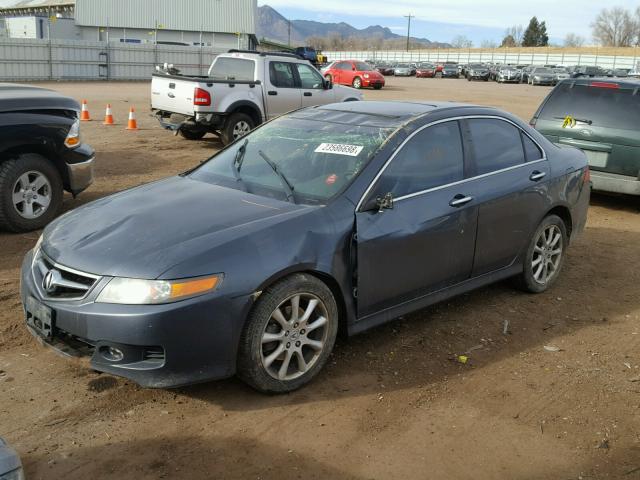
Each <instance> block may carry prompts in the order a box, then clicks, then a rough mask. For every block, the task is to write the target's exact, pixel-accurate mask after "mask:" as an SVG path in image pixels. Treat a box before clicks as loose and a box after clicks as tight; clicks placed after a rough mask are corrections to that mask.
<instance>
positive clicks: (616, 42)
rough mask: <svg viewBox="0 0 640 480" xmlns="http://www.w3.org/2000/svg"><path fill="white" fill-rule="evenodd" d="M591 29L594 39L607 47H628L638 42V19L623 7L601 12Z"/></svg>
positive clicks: (606, 9)
mask: <svg viewBox="0 0 640 480" xmlns="http://www.w3.org/2000/svg"><path fill="white" fill-rule="evenodd" d="M636 16H639V15H638V14H637V13H636ZM591 29H592V35H593V38H594V39H595V40H596V41H598V42H599V43H600V44H601V45H604V46H605V47H628V46H630V45H632V44H634V43H636V42H637V41H638V19H634V18H633V16H632V15H631V13H629V11H628V10H625V9H624V8H621V7H613V8H610V9H609V8H605V9H603V10H602V11H600V13H599V14H598V16H597V17H596V19H595V20H594V22H593V23H592V24H591Z"/></svg>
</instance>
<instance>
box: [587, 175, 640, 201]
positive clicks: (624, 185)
mask: <svg viewBox="0 0 640 480" xmlns="http://www.w3.org/2000/svg"><path fill="white" fill-rule="evenodd" d="M591 182H592V184H593V189H594V190H596V191H600V192H611V193H624V194H627V195H640V179H638V177H629V176H627V175H618V174H617V173H607V172H599V171H597V170H591Z"/></svg>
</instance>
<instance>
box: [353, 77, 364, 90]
mask: <svg viewBox="0 0 640 480" xmlns="http://www.w3.org/2000/svg"><path fill="white" fill-rule="evenodd" d="M351 85H352V86H353V88H362V80H361V79H360V77H356V78H354V79H353V82H352V83H351Z"/></svg>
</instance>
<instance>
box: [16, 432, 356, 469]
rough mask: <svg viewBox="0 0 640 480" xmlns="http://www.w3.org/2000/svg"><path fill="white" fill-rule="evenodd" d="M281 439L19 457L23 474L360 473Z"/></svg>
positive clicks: (210, 440)
mask: <svg viewBox="0 0 640 480" xmlns="http://www.w3.org/2000/svg"><path fill="white" fill-rule="evenodd" d="M105 440H106V438H105ZM281 445H286V447H282V446H277V445H267V444H264V443H261V442H259V441H257V440H254V439H251V438H246V437H245V438H243V437H221V436H215V435H213V436H209V435H207V434H203V436H187V435H175V434H172V435H168V436H161V437H159V438H158V437H155V438H150V439H147V440H142V441H140V440H136V441H124V442H108V443H105V444H104V445H101V446H87V447H71V448H64V450H63V451H56V452H53V453H50V454H41V453H34V454H27V455H25V456H23V458H22V461H23V464H24V467H25V472H26V476H27V478H65V479H67V480H72V479H87V478H100V479H118V480H133V479H135V480H143V479H158V478H188V479H190V480H197V479H223V478H243V479H249V478H260V479H265V480H267V479H283V478H305V479H326V478H340V479H353V480H357V479H358V478H360V477H356V476H354V475H351V474H347V473H345V472H342V471H340V470H339V469H338V468H337V467H335V466H332V465H329V464H326V463H323V462H320V461H318V460H315V459H314V458H313V456H312V455H313V453H312V452H305V451H299V450H296V445H295V443H294V442H291V444H290V445H288V444H287V441H286V439H283V441H282V442H281Z"/></svg>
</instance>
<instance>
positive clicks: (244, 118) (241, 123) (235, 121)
mask: <svg viewBox="0 0 640 480" xmlns="http://www.w3.org/2000/svg"><path fill="white" fill-rule="evenodd" d="M253 127H255V123H254V121H253V118H251V117H250V116H249V115H247V114H246V113H241V112H236V113H232V114H231V116H230V117H229V118H228V119H227V121H226V122H225V124H224V127H223V128H222V130H221V131H220V133H221V135H220V139H221V140H222V143H223V144H224V145H229V144H231V143H233V142H235V141H236V140H237V139H239V138H242V137H244V136H245V135H246V134H247V133H249V132H250V131H251V130H253Z"/></svg>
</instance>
